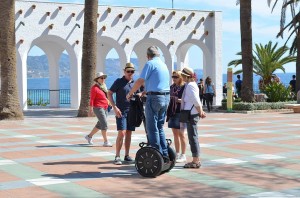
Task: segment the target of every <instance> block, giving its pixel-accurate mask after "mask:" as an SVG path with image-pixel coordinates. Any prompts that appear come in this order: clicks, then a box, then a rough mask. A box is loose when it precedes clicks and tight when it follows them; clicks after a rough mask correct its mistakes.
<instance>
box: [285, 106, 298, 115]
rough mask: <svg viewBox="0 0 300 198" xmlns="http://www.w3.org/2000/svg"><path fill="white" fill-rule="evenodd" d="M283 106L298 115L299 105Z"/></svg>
mask: <svg viewBox="0 0 300 198" xmlns="http://www.w3.org/2000/svg"><path fill="white" fill-rule="evenodd" d="M284 106H285V107H287V108H289V109H293V110H294V113H300V104H285V105H284Z"/></svg>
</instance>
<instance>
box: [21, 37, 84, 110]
mask: <svg viewBox="0 0 300 198" xmlns="http://www.w3.org/2000/svg"><path fill="white" fill-rule="evenodd" d="M33 46H38V47H39V48H41V49H42V50H43V51H44V52H45V53H46V55H47V57H48V62H49V72H50V75H51V72H52V73H53V75H52V76H53V77H52V78H50V79H49V80H50V81H52V82H50V83H49V84H50V86H53V87H52V89H53V88H54V89H58V88H59V80H58V79H59V73H58V71H59V66H58V61H59V59H60V56H61V53H62V52H63V51H64V50H66V51H67V53H68V55H69V58H70V91H71V108H78V106H79V101H80V92H81V86H80V84H81V83H80V82H81V75H80V71H81V68H80V67H79V65H80V63H79V60H78V58H77V56H76V54H75V51H74V49H73V47H72V46H71V45H70V44H69V43H68V42H67V41H66V40H65V39H63V38H61V37H59V36H56V35H42V36H40V37H38V38H36V39H34V40H33V41H32V42H31V45H30V47H29V48H27V49H26V50H25V53H24V54H23V58H22V62H23V64H22V65H23V68H22V73H23V75H22V76H23V78H24V79H26V80H27V56H28V53H29V51H30V49H31V48H32V47H33ZM51 65H52V66H53V67H51ZM24 67H25V68H24ZM53 78H55V79H53ZM24 83H26V89H27V82H24ZM24 88H25V86H23V95H24V94H25V92H27V90H24ZM50 89H51V87H50ZM57 93H58V92H57ZM58 96H59V95H58V94H56V95H55V93H54V96H53V97H54V98H55V99H54V100H53V99H52V101H54V104H53V105H54V106H57V105H59V97H58ZM50 97H51V96H50ZM26 98H27V94H26ZM23 100H24V98H23ZM50 105H51V104H50Z"/></svg>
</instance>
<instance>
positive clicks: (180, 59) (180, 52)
mask: <svg viewBox="0 0 300 198" xmlns="http://www.w3.org/2000/svg"><path fill="white" fill-rule="evenodd" d="M192 45H196V46H198V47H199V48H200V49H201V50H202V51H203V70H204V72H206V69H207V68H210V67H212V66H213V65H212V64H211V60H212V54H211V53H210V51H209V49H208V47H207V46H206V45H205V43H203V42H202V41H200V40H196V39H188V40H185V41H183V42H182V43H180V44H179V46H178V47H177V50H176V56H177V67H178V69H179V68H182V67H183V66H184V65H185V64H186V55H187V52H188V50H189V49H190V47H191V46H192Z"/></svg>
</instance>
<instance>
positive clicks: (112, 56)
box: [104, 48, 123, 89]
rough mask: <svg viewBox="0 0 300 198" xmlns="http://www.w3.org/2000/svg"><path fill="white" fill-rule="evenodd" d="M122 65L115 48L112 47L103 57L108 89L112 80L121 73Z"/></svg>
mask: <svg viewBox="0 0 300 198" xmlns="http://www.w3.org/2000/svg"><path fill="white" fill-rule="evenodd" d="M122 69H123V66H121V63H120V57H119V54H118V53H117V51H116V50H115V48H112V49H111V50H110V51H109V52H108V53H107V55H106V57H105V70H104V73H105V74H107V79H106V81H105V82H106V86H107V88H108V89H109V88H110V87H111V85H112V84H113V82H114V81H115V80H116V79H117V78H120V77H121V76H122V75H123V73H121V70H122Z"/></svg>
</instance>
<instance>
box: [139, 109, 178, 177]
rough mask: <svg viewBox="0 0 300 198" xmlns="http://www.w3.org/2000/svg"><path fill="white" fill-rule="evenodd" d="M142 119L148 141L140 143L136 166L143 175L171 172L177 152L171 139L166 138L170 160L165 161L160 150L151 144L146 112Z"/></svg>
mask: <svg viewBox="0 0 300 198" xmlns="http://www.w3.org/2000/svg"><path fill="white" fill-rule="evenodd" d="M142 120H143V123H144V128H145V132H146V136H147V142H141V143H140V144H139V146H140V149H139V150H138V151H137V153H136V156H135V168H136V170H137V172H138V173H139V174H140V175H141V176H144V177H156V176H158V175H160V174H163V173H166V172H169V171H170V170H171V169H172V168H173V167H174V166H175V163H176V153H175V151H174V149H173V148H172V147H171V144H172V141H171V139H166V141H167V147H168V154H169V159H170V161H168V162H166V163H165V161H164V158H163V156H162V154H161V153H160V151H159V150H158V149H156V148H154V147H152V146H151V145H150V144H149V139H148V133H147V130H146V122H145V114H144V112H143V113H142Z"/></svg>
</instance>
